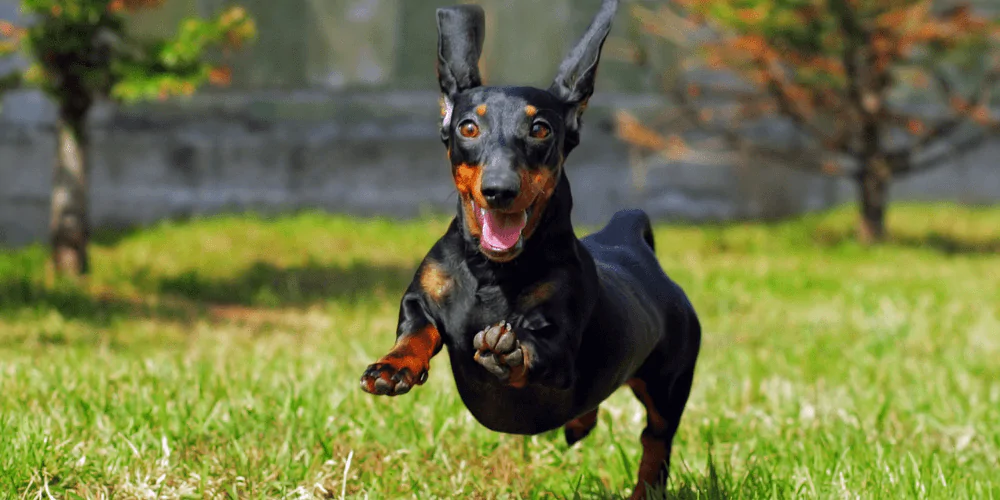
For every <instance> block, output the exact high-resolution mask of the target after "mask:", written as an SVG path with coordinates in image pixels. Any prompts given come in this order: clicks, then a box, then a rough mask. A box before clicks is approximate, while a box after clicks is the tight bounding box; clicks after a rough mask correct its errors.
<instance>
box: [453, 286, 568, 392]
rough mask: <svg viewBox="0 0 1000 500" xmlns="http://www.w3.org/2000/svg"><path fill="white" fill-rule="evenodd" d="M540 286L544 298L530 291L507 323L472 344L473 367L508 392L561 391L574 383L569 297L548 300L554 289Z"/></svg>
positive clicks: (487, 330) (489, 329) (488, 329)
mask: <svg viewBox="0 0 1000 500" xmlns="http://www.w3.org/2000/svg"><path fill="white" fill-rule="evenodd" d="M544 286H545V289H544V290H543V292H547V293H548V295H547V296H544V297H542V296H541V295H544V294H543V293H540V292H538V291H537V290H531V291H529V292H528V294H526V297H522V300H521V301H520V303H519V304H518V308H517V309H516V310H515V313H514V314H512V316H511V318H512V319H511V320H510V321H506V320H505V321H501V322H499V323H497V324H495V325H490V326H488V327H486V328H484V329H483V330H482V331H480V332H479V333H477V334H476V336H475V337H474V338H473V341H472V344H473V347H474V348H475V349H476V353H475V355H474V359H475V360H476V362H478V363H479V364H480V365H482V366H483V367H484V368H486V370H488V371H489V372H490V373H492V374H494V375H496V376H497V378H499V379H500V380H501V381H502V382H505V383H506V384H507V385H509V386H511V387H515V388H521V387H524V386H526V385H528V384H539V385H543V386H546V387H550V388H553V389H560V390H565V389H568V388H570V387H572V386H573V383H574V382H575V378H576V370H575V368H576V367H575V360H576V355H577V352H578V351H579V348H580V343H581V341H582V332H581V331H580V325H579V322H578V321H575V320H574V319H573V316H571V315H569V314H566V311H568V309H567V307H569V306H570V305H569V304H568V303H567V302H568V297H562V298H556V297H551V295H552V294H553V291H552V290H551V288H552V286H553V285H551V284H548V285H544Z"/></svg>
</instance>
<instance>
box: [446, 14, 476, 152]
mask: <svg viewBox="0 0 1000 500" xmlns="http://www.w3.org/2000/svg"><path fill="white" fill-rule="evenodd" d="M485 27H486V15H485V13H484V12H483V8H482V7H480V6H478V5H455V6H452V7H442V8H439V9H437V28H438V60H437V74H438V85H440V87H441V99H442V103H441V115H442V121H441V138H442V140H446V139H447V137H446V134H447V129H448V124H449V123H450V122H451V111H452V107H453V104H454V102H455V101H454V98H455V95H456V94H458V93H459V92H462V91H464V90H468V89H471V88H474V87H478V86H480V85H482V79H481V77H480V76H479V56H480V54H481V53H482V50H483V37H484V34H485V31H486V28H485Z"/></svg>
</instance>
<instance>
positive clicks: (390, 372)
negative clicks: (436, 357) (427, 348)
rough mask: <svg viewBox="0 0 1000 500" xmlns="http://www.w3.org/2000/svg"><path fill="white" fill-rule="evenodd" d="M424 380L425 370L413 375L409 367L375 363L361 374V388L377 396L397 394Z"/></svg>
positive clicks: (405, 391) (425, 376) (407, 390)
mask: <svg viewBox="0 0 1000 500" xmlns="http://www.w3.org/2000/svg"><path fill="white" fill-rule="evenodd" d="M426 380H427V371H423V372H421V373H420V374H419V375H416V376H414V375H413V373H412V372H411V371H410V369H409V368H400V369H397V368H396V367H394V366H392V365H390V364H388V363H375V364H372V365H369V366H368V369H366V370H365V373H364V375H362V376H361V389H363V390H364V391H365V392H368V393H371V394H375V395H378V396H398V395H400V394H406V393H407V392H410V389H411V388H413V386H414V385H415V384H422V383H424V382H425V381H426Z"/></svg>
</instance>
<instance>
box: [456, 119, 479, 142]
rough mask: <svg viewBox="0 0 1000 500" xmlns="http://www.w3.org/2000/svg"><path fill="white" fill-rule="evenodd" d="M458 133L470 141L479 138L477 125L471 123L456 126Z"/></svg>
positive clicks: (465, 122)
mask: <svg viewBox="0 0 1000 500" xmlns="http://www.w3.org/2000/svg"><path fill="white" fill-rule="evenodd" d="M458 133H460V134H462V137H468V138H470V139H472V138H475V137H478V136H479V125H476V124H475V123H473V122H471V121H468V120H466V121H464V122H462V123H461V124H459V126H458Z"/></svg>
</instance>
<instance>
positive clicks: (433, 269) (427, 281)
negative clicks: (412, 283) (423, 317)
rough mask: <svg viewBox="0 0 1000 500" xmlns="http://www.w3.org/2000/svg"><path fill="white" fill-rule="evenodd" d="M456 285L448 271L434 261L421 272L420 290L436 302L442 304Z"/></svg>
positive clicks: (429, 262)
mask: <svg viewBox="0 0 1000 500" xmlns="http://www.w3.org/2000/svg"><path fill="white" fill-rule="evenodd" d="M454 283H455V282H454V281H453V280H452V279H451V276H450V275H449V274H448V271H446V270H445V269H444V267H443V266H442V265H441V264H439V263H437V262H435V261H433V260H428V261H427V262H426V263H425V264H424V268H423V270H421V271H420V288H422V289H423V290H424V293H426V294H427V296H428V297H430V298H431V300H433V301H434V302H437V303H440V302H441V301H442V300H444V299H445V298H446V297H447V296H448V294H449V293H450V292H451V288H452V286H453V285H454Z"/></svg>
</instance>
